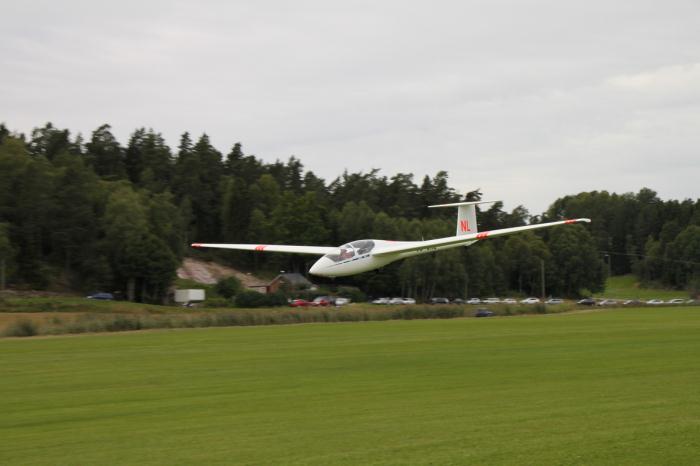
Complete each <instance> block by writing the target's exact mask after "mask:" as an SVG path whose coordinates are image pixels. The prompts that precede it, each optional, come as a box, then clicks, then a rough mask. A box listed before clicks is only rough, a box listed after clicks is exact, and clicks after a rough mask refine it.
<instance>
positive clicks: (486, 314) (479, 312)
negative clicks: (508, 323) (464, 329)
mask: <svg viewBox="0 0 700 466" xmlns="http://www.w3.org/2000/svg"><path fill="white" fill-rule="evenodd" d="M493 315H494V313H493V312H492V311H489V310H488V309H484V308H482V309H477V310H476V312H475V313H474V317H491V316H493Z"/></svg>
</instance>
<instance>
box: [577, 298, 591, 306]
mask: <svg viewBox="0 0 700 466" xmlns="http://www.w3.org/2000/svg"><path fill="white" fill-rule="evenodd" d="M576 304H583V305H584V306H593V305H594V304H595V299H593V298H583V299H582V300H581V301H579V302H577V303H576Z"/></svg>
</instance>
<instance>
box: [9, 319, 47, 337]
mask: <svg viewBox="0 0 700 466" xmlns="http://www.w3.org/2000/svg"><path fill="white" fill-rule="evenodd" d="M38 333H39V328H38V327H37V325H36V324H35V323H34V322H32V321H31V320H28V319H21V320H18V321H17V322H14V323H12V324H11V325H10V326H9V327H7V329H5V332H4V334H5V335H6V336H8V337H33V336H34V335H37V334H38Z"/></svg>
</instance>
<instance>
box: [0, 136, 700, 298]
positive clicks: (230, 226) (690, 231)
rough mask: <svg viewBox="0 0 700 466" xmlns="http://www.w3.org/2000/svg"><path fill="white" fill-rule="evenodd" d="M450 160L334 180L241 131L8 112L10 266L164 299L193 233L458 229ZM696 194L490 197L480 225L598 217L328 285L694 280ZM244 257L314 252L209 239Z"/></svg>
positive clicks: (354, 234)
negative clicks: (265, 249)
mask: <svg viewBox="0 0 700 466" xmlns="http://www.w3.org/2000/svg"><path fill="white" fill-rule="evenodd" d="M480 198H481V192H480V191H478V190H477V191H473V192H469V193H460V192H458V191H457V190H455V189H454V188H452V187H450V186H449V183H448V174H447V172H445V171H438V172H437V173H436V174H435V175H434V176H425V177H424V178H423V179H422V180H420V181H418V180H415V179H414V175H413V174H410V173H397V174H394V175H392V176H385V175H382V174H380V172H379V170H376V169H374V170H369V171H367V172H348V171H345V172H343V173H342V174H341V175H339V176H338V177H337V178H335V179H334V180H332V181H330V182H327V181H326V180H324V179H322V178H320V177H318V176H316V175H315V174H314V173H313V172H312V171H310V170H305V169H304V166H303V164H302V163H301V161H300V160H299V159H298V158H297V157H295V156H291V157H290V158H289V159H288V160H287V161H286V162H282V161H279V160H278V161H275V162H274V163H265V162H263V161H262V160H261V159H259V158H257V157H256V156H254V155H246V154H245V153H244V152H243V147H242V145H241V144H240V143H235V144H234V145H233V146H232V148H231V150H230V151H229V152H228V153H225V154H223V153H221V152H219V151H218V150H217V149H216V148H214V147H213V146H212V144H211V142H210V140H209V138H208V136H207V135H206V134H203V135H201V136H199V137H198V138H196V140H195V139H193V138H192V137H191V136H190V134H189V133H184V134H183V135H182V136H181V138H180V142H179V145H178V147H177V149H171V148H170V147H168V145H167V144H166V143H165V140H164V139H163V137H162V135H161V134H159V133H157V132H156V131H154V130H152V129H145V128H140V129H137V130H135V131H134V132H133V133H132V135H131V137H130V138H129V140H128V142H127V144H126V145H125V146H124V145H122V144H121V143H120V142H119V141H117V139H116V138H115V137H114V135H113V134H112V132H111V128H110V126H109V125H102V126H100V127H99V128H97V129H96V130H94V131H93V132H92V134H91V137H90V139H89V140H84V139H83V138H82V136H80V135H77V136H75V137H72V135H71V134H70V132H69V131H68V130H67V129H59V128H56V127H54V126H53V125H52V124H50V123H47V124H46V125H45V126H43V127H40V128H35V129H34V130H33V131H32V132H31V134H30V135H29V136H25V135H22V134H16V133H12V132H10V131H9V130H8V129H7V127H6V126H5V125H4V124H3V125H0V266H1V267H0V279H2V281H3V282H7V283H10V284H14V285H16V286H26V287H33V288H45V287H48V286H56V284H57V283H59V284H62V285H63V286H66V287H70V288H73V289H79V290H98V289H101V290H106V289H108V290H119V291H121V292H123V293H124V295H125V296H126V297H127V298H128V299H132V300H140V301H151V302H159V301H162V300H163V298H164V296H165V295H166V293H167V290H168V287H169V286H170V285H171V283H172V281H173V279H174V277H175V270H176V268H177V266H178V264H179V263H180V261H181V259H182V257H183V256H184V255H185V254H193V253H194V252H193V251H191V250H190V249H189V247H188V244H189V243H190V242H193V241H196V242H231V243H238V242H241V243H243V242H252V243H284V244H318V245H323V244H327V245H339V244H343V243H345V242H348V241H351V240H355V239H361V238H382V239H394V240H419V239H421V238H426V239H427V238H434V237H440V236H448V235H451V234H454V230H455V220H454V218H455V213H454V212H451V211H449V209H436V210H433V209H428V208H427V206H428V205H431V204H440V203H449V202H458V201H460V200H478V199H480ZM698 202H699V201H697V200H696V201H692V200H684V201H662V200H660V199H659V198H658V196H657V194H656V193H655V192H653V191H651V190H650V189H646V188H645V189H641V190H640V191H639V192H638V193H635V194H633V193H627V194H614V193H613V194H610V193H608V192H605V191H601V192H588V193H580V194H577V195H572V196H565V197H563V198H560V199H557V200H556V201H554V203H553V204H552V205H551V207H550V208H549V209H548V210H547V211H546V212H545V213H543V214H542V215H535V216H531V215H530V213H529V212H528V210H527V209H526V208H525V207H524V206H518V207H516V208H515V209H513V210H512V211H510V212H507V211H505V210H504V209H503V204H502V203H500V202H499V203H495V204H491V205H490V207H488V208H485V209H484V210H482V211H480V213H479V215H478V220H479V229H480V230H489V229H495V228H506V227H510V226H518V225H525V224H527V223H530V222H539V221H551V220H558V219H562V218H570V217H581V216H587V217H590V218H592V219H593V223H592V224H591V225H590V226H582V225H571V226H568V227H566V228H554V229H547V230H545V231H542V232H538V233H524V234H519V235H514V236H511V237H505V238H496V239H493V240H489V241H484V242H483V243H479V244H478V245H475V246H472V247H469V248H460V249H457V250H450V251H443V252H438V253H435V254H432V255H425V256H419V257H415V258H410V259H407V260H404V261H401V262H398V263H395V264H392V265H390V266H388V267H385V268H383V269H380V270H378V271H374V272H370V273H366V274H361V275H358V276H355V277H348V278H345V279H342V280H340V279H338V280H335V281H329V280H322V279H316V278H314V280H315V281H319V282H322V283H326V284H328V285H334V284H344V285H354V286H358V287H360V288H361V289H362V290H363V291H365V292H366V293H367V294H369V295H372V296H376V295H402V296H413V297H416V298H418V299H428V298H430V297H432V296H440V295H444V296H451V297H467V296H485V295H492V294H505V293H509V292H517V293H521V294H539V293H540V289H541V288H542V273H541V272H542V270H543V269H544V271H545V273H544V279H545V284H546V285H545V286H546V293H547V294H550V295H565V296H576V295H579V294H587V293H589V292H594V291H598V290H600V289H602V286H603V281H604V278H605V276H606V274H608V273H613V274H622V273H629V272H634V273H637V274H638V275H639V276H640V277H641V278H642V279H643V280H645V281H648V282H660V283H663V284H664V285H666V286H672V287H676V288H686V287H692V286H695V287H697V281H698V276H700V273H699V272H700V271H699V269H698V263H699V262H700V204H699V203H698ZM202 254H206V255H207V257H211V258H216V259H218V260H221V261H226V262H229V263H231V264H233V265H235V266H237V267H239V268H242V269H244V270H251V271H254V272H262V273H265V272H267V273H268V274H269V273H273V272H277V271H279V270H287V271H301V272H305V271H306V270H307V269H308V266H310V263H311V261H312V260H314V259H313V258H311V259H310V258H307V257H302V256H293V255H263V254H255V253H247V252H232V251H207V252H205V253H202Z"/></svg>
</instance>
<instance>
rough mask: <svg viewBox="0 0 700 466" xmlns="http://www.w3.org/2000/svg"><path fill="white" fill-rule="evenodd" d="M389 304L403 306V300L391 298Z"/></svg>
mask: <svg viewBox="0 0 700 466" xmlns="http://www.w3.org/2000/svg"><path fill="white" fill-rule="evenodd" d="M389 304H403V298H391V299H390V300H389Z"/></svg>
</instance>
